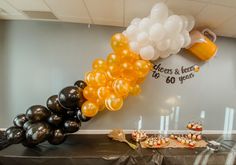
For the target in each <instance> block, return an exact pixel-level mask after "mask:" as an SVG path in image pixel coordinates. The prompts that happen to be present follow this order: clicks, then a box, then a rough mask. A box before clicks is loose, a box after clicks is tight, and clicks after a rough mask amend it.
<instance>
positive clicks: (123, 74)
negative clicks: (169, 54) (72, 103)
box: [82, 33, 152, 117]
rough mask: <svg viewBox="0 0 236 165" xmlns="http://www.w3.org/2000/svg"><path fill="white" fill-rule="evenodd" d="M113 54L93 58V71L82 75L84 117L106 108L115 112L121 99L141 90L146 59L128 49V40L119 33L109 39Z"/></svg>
mask: <svg viewBox="0 0 236 165" xmlns="http://www.w3.org/2000/svg"><path fill="white" fill-rule="evenodd" d="M111 47H112V49H113V51H114V52H113V53H110V54H109V55H108V56H107V59H105V60H104V59H101V58H99V59H96V60H94V61H93V65H92V68H93V70H92V71H90V72H88V73H87V74H86V75H85V82H86V83H87V87H85V88H84V90H83V95H84V97H85V98H86V99H87V101H86V102H85V103H84V104H83V105H82V113H83V115H84V116H87V117H93V116H95V115H96V114H97V113H98V111H102V110H104V109H105V108H107V109H108V110H110V111H117V110H119V109H121V107H122V106H123V101H124V99H125V98H126V97H127V96H128V95H129V94H130V95H138V94H139V93H140V92H141V88H140V84H141V83H142V82H143V80H144V79H145V77H146V76H147V74H148V73H149V71H150V70H151V68H152V65H151V63H150V62H149V61H146V60H142V59H141V58H140V56H139V55H138V54H136V53H134V52H133V51H131V50H130V49H129V42H128V39H127V38H126V37H125V36H124V35H123V34H121V33H117V34H115V35H113V36H112V38H111Z"/></svg>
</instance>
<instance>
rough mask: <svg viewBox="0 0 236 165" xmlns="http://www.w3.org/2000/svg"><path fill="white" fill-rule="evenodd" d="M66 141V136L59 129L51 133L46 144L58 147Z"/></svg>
mask: <svg viewBox="0 0 236 165" xmlns="http://www.w3.org/2000/svg"><path fill="white" fill-rule="evenodd" d="M65 140H66V135H65V134H64V132H63V131H62V130H61V129H56V130H53V131H51V134H50V136H49V138H48V142H49V143H50V144H53V145H58V144H61V143H63V142H64V141H65Z"/></svg>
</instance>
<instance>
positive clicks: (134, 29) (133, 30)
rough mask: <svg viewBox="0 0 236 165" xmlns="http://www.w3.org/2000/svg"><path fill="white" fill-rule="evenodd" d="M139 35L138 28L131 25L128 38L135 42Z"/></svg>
mask: <svg viewBox="0 0 236 165" xmlns="http://www.w3.org/2000/svg"><path fill="white" fill-rule="evenodd" d="M137 33H138V28H137V26H135V25H129V26H128V28H127V29H126V36H127V37H128V38H129V39H130V40H134V39H135V38H136V36H137Z"/></svg>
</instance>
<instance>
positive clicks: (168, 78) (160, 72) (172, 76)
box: [152, 63, 199, 84]
mask: <svg viewBox="0 0 236 165" xmlns="http://www.w3.org/2000/svg"><path fill="white" fill-rule="evenodd" d="M153 68H154V71H153V73H152V77H153V78H155V79H158V78H159V77H164V78H165V82H166V83H167V84H175V83H176V81H179V83H180V84H183V83H184V81H185V80H188V79H191V78H193V77H194V73H195V72H198V71H199V66H197V65H193V66H189V67H186V66H181V67H180V68H174V69H171V68H166V67H163V66H162V64H161V63H160V64H156V65H154V67H153ZM196 68H197V69H196Z"/></svg>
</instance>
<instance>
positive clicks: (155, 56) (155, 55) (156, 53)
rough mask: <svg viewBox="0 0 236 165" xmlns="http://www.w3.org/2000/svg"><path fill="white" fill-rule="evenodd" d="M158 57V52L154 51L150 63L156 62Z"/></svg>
mask: <svg viewBox="0 0 236 165" xmlns="http://www.w3.org/2000/svg"><path fill="white" fill-rule="evenodd" d="M159 57H160V53H159V52H158V51H155V54H154V56H153V58H152V59H151V60H152V61H155V60H157V59H158V58H159Z"/></svg>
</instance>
